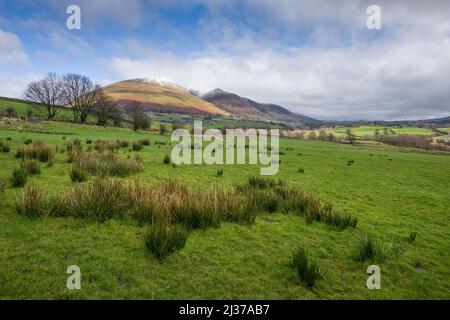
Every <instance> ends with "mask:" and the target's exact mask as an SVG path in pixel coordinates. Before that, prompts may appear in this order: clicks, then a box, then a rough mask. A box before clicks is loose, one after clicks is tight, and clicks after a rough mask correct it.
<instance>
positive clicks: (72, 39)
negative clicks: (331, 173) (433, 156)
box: [0, 0, 450, 120]
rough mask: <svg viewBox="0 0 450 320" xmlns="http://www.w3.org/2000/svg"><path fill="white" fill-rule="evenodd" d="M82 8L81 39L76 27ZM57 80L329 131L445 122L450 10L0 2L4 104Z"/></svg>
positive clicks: (344, 0) (395, 4)
mask: <svg viewBox="0 0 450 320" xmlns="http://www.w3.org/2000/svg"><path fill="white" fill-rule="evenodd" d="M72 4H75V5H78V6H79V7H80V9H81V29H80V30H69V29H68V28H67V26H66V20H67V19H68V17H69V14H67V13H66V9H67V7H68V6H69V5H72ZM369 5H377V6H378V7H379V8H380V10H381V11H380V12H381V15H380V18H381V19H380V21H381V29H369V28H367V24H366V22H367V19H368V18H369V15H368V14H367V8H368V6H369ZM48 72H56V73H59V74H65V73H69V72H70V73H79V74H83V75H86V76H88V77H90V78H91V79H92V80H93V81H95V82H97V83H99V84H101V85H105V84H109V83H113V82H116V81H120V80H125V79H133V78H150V79H162V80H166V81H171V82H174V83H176V84H179V85H181V86H183V87H185V88H189V89H195V90H199V91H200V92H202V93H206V92H207V91H209V90H212V89H214V88H221V89H223V90H226V91H229V92H233V93H236V94H239V95H241V96H245V97H247V98H250V99H253V100H256V101H258V102H263V103H275V104H278V105H281V106H283V107H285V108H287V109H289V110H291V111H294V112H297V113H300V114H304V115H307V116H311V117H315V118H318V119H323V120H359V119H364V120H410V119H427V118H439V117H444V116H449V115H450V1H447V0H442V1H438V0H429V1H419V0H417V1H416V0H371V1H368V0H246V1H245V0H244V1H242V0H240V1H238V0H179V1H175V0H154V1H152V0H147V1H144V0H126V1H125V0H78V1H77V0H70V1H66V0H39V1H35V0H16V1H11V0H0V96H7V97H17V98H22V97H23V91H24V89H25V88H26V85H27V83H29V82H30V81H33V80H36V79H39V78H40V77H42V76H43V75H44V74H46V73H48Z"/></svg>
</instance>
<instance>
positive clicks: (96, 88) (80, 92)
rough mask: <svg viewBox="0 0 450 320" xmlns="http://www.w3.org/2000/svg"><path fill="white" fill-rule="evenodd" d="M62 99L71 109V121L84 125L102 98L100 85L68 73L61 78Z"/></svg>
mask: <svg viewBox="0 0 450 320" xmlns="http://www.w3.org/2000/svg"><path fill="white" fill-rule="evenodd" d="M63 87H64V90H63V92H64V98H65V101H66V103H67V105H69V106H70V107H71V109H72V112H73V120H74V121H75V122H80V123H85V122H86V119H87V117H88V115H89V113H91V111H92V110H93V109H94V107H95V106H96V105H97V103H98V100H99V99H100V98H101V96H102V89H101V87H100V85H98V84H94V83H93V82H92V81H91V80H90V79H89V78H88V77H85V76H82V75H79V74H73V73H69V74H67V75H65V76H64V78H63Z"/></svg>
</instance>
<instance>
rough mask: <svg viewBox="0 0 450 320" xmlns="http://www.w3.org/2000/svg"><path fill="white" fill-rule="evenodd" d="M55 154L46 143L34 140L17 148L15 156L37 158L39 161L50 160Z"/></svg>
mask: <svg viewBox="0 0 450 320" xmlns="http://www.w3.org/2000/svg"><path fill="white" fill-rule="evenodd" d="M54 156H55V151H54V150H53V148H52V147H50V146H49V145H48V144H46V143H43V142H34V143H32V144H30V145H23V146H20V147H18V148H17V151H16V158H28V159H37V160H39V161H40V162H51V161H52V160H53V158H54Z"/></svg>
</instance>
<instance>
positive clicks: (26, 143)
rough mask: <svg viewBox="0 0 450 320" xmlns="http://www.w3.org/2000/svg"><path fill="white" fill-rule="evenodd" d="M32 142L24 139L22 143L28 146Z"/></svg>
mask: <svg viewBox="0 0 450 320" xmlns="http://www.w3.org/2000/svg"><path fill="white" fill-rule="evenodd" d="M32 142H33V140H31V139H26V140H25V141H24V142H23V144H25V145H29V144H31V143H32Z"/></svg>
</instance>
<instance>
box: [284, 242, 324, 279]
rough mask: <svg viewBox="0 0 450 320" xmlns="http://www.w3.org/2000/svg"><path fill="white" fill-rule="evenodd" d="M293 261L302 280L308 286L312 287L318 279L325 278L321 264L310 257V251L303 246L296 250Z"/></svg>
mask: <svg viewBox="0 0 450 320" xmlns="http://www.w3.org/2000/svg"><path fill="white" fill-rule="evenodd" d="M292 262H293V265H294V268H295V269H296V271H297V275H298V277H299V279H300V281H301V282H302V283H303V284H304V285H305V286H306V287H309V288H311V287H313V286H314V284H315V283H316V282H317V281H318V280H321V279H323V274H322V272H321V270H320V268H319V265H318V264H317V262H316V261H313V260H311V259H310V258H309V257H308V252H307V251H306V250H305V249H304V248H303V247H297V248H296V249H295V250H294V252H293V254H292Z"/></svg>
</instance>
